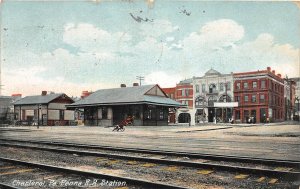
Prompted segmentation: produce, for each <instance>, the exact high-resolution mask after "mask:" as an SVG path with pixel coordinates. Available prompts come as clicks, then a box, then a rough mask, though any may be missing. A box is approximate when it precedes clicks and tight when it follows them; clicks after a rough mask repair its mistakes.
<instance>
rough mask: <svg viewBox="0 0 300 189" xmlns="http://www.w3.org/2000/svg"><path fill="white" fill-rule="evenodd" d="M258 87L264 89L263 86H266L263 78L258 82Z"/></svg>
mask: <svg viewBox="0 0 300 189" xmlns="http://www.w3.org/2000/svg"><path fill="white" fill-rule="evenodd" d="M260 88H261V89H265V88H266V81H265V80H262V81H261V82H260Z"/></svg>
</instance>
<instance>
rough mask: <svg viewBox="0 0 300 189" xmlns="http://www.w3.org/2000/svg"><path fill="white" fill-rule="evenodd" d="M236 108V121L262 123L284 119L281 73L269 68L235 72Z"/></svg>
mask: <svg viewBox="0 0 300 189" xmlns="http://www.w3.org/2000/svg"><path fill="white" fill-rule="evenodd" d="M234 100H235V101H236V102H239V106H238V107H236V108H234V119H235V120H236V122H243V123H245V122H247V121H248V120H249V119H251V120H252V121H253V122H256V123H261V122H265V121H267V120H270V121H271V122H276V121H283V120H284V114H285V112H284V80H283V78H281V75H280V74H277V75H276V73H275V70H273V71H271V68H270V67H267V70H261V71H253V72H243V73H234Z"/></svg>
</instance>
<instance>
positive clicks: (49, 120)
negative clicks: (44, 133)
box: [14, 91, 74, 126]
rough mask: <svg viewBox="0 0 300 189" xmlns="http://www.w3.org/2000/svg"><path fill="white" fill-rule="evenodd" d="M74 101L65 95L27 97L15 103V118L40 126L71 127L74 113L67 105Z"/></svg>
mask: <svg viewBox="0 0 300 189" xmlns="http://www.w3.org/2000/svg"><path fill="white" fill-rule="evenodd" d="M72 103H74V101H73V100H72V99H71V98H70V97H68V96H67V95H66V94H64V93H58V94H52V93H50V94H47V92H45V91H43V92H42V95H35V96H26V97H24V98H22V99H20V100H18V101H16V102H15V103H14V112H15V118H16V120H18V121H27V122H35V123H39V125H50V126H51V125H69V123H70V122H71V121H73V120H74V111H72V110H67V109H66V104H72Z"/></svg>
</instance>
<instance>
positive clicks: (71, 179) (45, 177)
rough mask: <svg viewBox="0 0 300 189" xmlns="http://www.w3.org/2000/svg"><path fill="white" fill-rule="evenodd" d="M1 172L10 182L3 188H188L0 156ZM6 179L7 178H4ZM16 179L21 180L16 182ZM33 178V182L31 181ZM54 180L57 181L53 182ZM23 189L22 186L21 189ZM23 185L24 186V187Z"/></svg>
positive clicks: (3, 185)
mask: <svg viewBox="0 0 300 189" xmlns="http://www.w3.org/2000/svg"><path fill="white" fill-rule="evenodd" d="M0 163H1V165H0V170H2V171H3V170H5V171H6V172H4V173H0V175H1V177H2V179H5V180H6V181H7V183H0V188H1V187H2V188H58V187H67V188H88V187H97V188H112V187H113V188H134V189H139V188H166V189H187V188H186V187H180V186H175V185H170V184H164V183H159V182H150V181H146V180H141V179H135V178H129V177H121V176H115V175H109V174H102V173H97V172H91V171H82V170H78V169H72V168H66V167H59V166H53V165H46V164H41V163H34V162H28V161H20V160H16V159H10V158H3V157H0ZM4 177H5V178H4ZM16 177H17V178H18V180H16ZM20 178H23V179H24V180H22V179H20ZM28 178H31V179H32V178H34V180H28ZM53 179H55V180H53ZM19 186H20V187H19ZM22 186H23V187H22Z"/></svg>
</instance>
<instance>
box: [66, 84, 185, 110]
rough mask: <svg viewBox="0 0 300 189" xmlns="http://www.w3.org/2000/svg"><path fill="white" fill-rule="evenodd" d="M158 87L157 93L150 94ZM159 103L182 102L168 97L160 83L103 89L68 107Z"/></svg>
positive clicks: (172, 104) (172, 103)
mask: <svg viewBox="0 0 300 189" xmlns="http://www.w3.org/2000/svg"><path fill="white" fill-rule="evenodd" d="M155 87H157V90H158V92H157V94H158V93H159V94H158V95H155V94H150V93H151V91H152V90H154V89H155ZM152 92H153V91H152ZM142 103H146V104H157V105H159V104H160V105H165V106H180V105H181V104H180V103H178V102H176V101H174V100H172V99H170V98H168V97H167V95H166V94H165V93H164V92H163V91H162V90H161V89H160V87H159V86H158V85H144V86H135V87H123V88H114V89H101V90H98V91H96V92H94V93H92V94H91V95H89V96H87V97H85V98H84V99H82V100H79V101H77V102H75V103H73V104H70V105H67V106H68V107H78V106H91V105H120V104H142Z"/></svg>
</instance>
